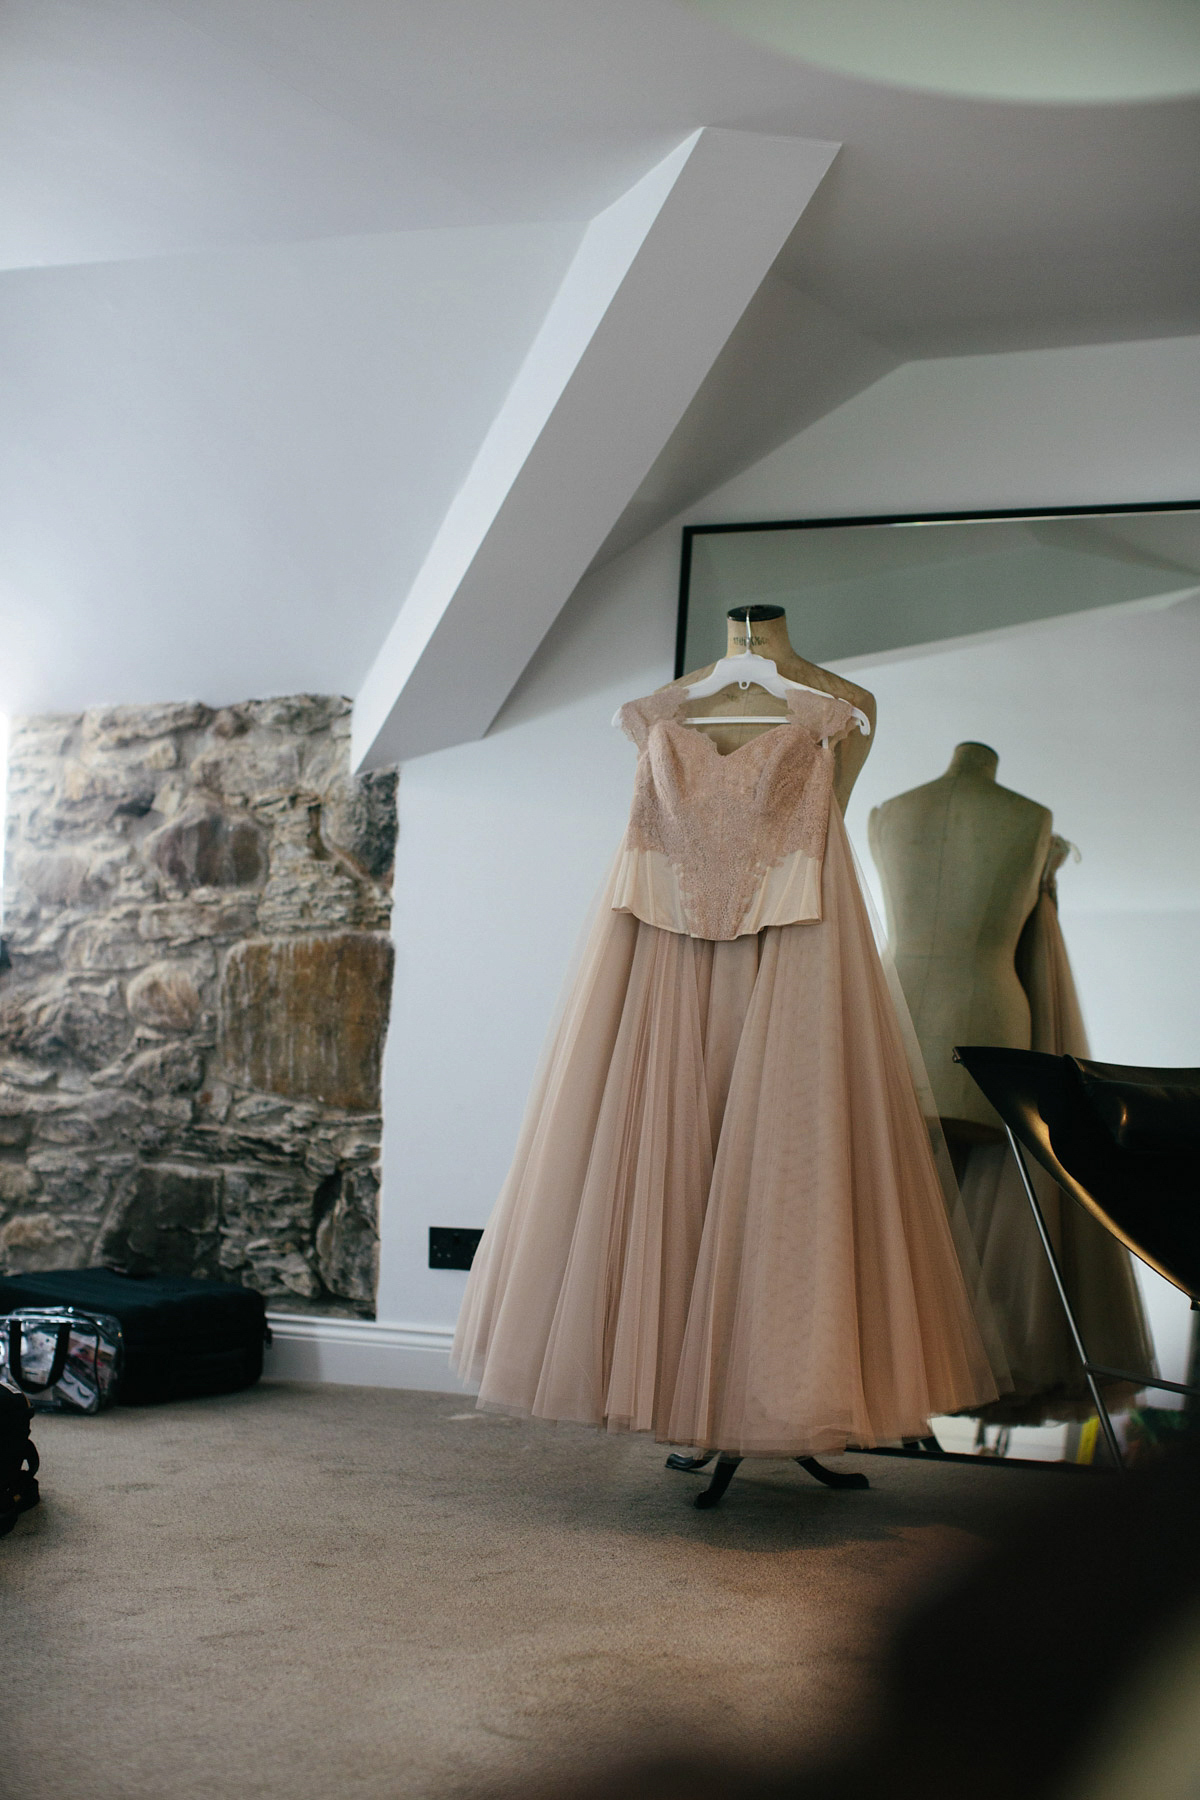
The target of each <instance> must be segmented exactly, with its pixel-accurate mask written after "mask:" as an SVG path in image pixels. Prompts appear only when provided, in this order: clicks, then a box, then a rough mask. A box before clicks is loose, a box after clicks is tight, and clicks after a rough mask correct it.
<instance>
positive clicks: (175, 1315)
mask: <svg viewBox="0 0 1200 1800" xmlns="http://www.w3.org/2000/svg"><path fill="white" fill-rule="evenodd" d="M18 1306H76V1307H78V1308H79V1309H80V1311H82V1312H88V1311H91V1312H103V1313H112V1314H113V1315H114V1317H116V1318H118V1319H119V1320H120V1321H121V1330H122V1334H123V1336H124V1340H125V1364H124V1369H123V1371H122V1374H121V1384H120V1387H119V1389H118V1391H117V1400H118V1401H119V1402H120V1403H121V1404H122V1405H125V1406H144V1405H147V1404H148V1403H150V1402H153V1401H157V1400H186V1399H192V1398H196V1397H199V1396H200V1395H202V1394H232V1393H235V1392H236V1391H237V1389H238V1388H245V1387H250V1386H251V1384H252V1383H253V1382H255V1381H257V1380H258V1378H259V1376H260V1375H261V1374H262V1365H263V1346H264V1344H265V1343H267V1341H268V1339H269V1333H268V1331H267V1315H266V1303H265V1301H264V1300H263V1297H262V1295H261V1294H256V1293H255V1292H254V1291H253V1290H252V1289H251V1288H244V1287H235V1286H234V1285H233V1284H232V1283H230V1282H227V1281H193V1280H191V1278H190V1277H188V1276H185V1275H144V1276H131V1275H116V1274H114V1273H113V1271H112V1270H111V1269H55V1270H52V1271H49V1272H47V1273H46V1274H40V1275H7V1276H2V1277H0V1312H10V1311H12V1309H13V1308H14V1307H18Z"/></svg>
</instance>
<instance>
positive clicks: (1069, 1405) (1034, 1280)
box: [962, 839, 1155, 1425]
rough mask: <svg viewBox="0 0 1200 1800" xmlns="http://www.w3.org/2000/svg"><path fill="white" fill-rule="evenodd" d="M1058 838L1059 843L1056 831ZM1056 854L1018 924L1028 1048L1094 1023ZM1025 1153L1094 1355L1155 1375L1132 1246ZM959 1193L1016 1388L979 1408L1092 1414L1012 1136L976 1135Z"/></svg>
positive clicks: (1044, 1415)
mask: <svg viewBox="0 0 1200 1800" xmlns="http://www.w3.org/2000/svg"><path fill="white" fill-rule="evenodd" d="M1056 846H1062V840H1061V839H1058V840H1056ZM1062 853H1063V854H1065V847H1063V850H1062ZM1059 854H1060V852H1059V850H1058V849H1057V848H1056V847H1054V846H1052V850H1051V858H1052V860H1051V864H1050V867H1049V870H1048V874H1047V876H1046V878H1045V882H1044V886H1043V891H1042V893H1041V895H1040V897H1039V899H1038V902H1037V905H1036V907H1035V908H1034V910H1033V912H1032V913H1031V914H1030V916H1029V919H1028V921H1027V923H1026V926H1025V929H1024V932H1023V933H1022V935H1021V942H1020V945H1019V947H1018V951H1017V973H1018V975H1019V976H1020V978H1021V984H1022V986H1023V987H1024V989H1025V992H1026V994H1027V995H1028V997H1029V1011H1030V1016H1031V1019H1032V1040H1031V1046H1030V1047H1031V1048H1032V1049H1034V1050H1042V1051H1045V1052H1047V1053H1048V1054H1050V1055H1054V1056H1087V1055H1088V1054H1089V1052H1088V1041H1087V1033H1086V1031H1085V1029H1084V1023H1083V1015H1082V1013H1081V1011H1080V1006H1079V998H1078V995H1077V993H1076V990H1075V981H1074V977H1073V975H1072V973H1071V965H1070V961H1069V960H1068V957H1067V949H1066V945H1065V943H1064V942H1063V935H1062V928H1061V926H1060V925H1059V920H1058V907H1057V905H1056V903H1055V897H1054V884H1053V870H1054V867H1055V866H1056V865H1057V860H1058V857H1059ZM1027 1160H1028V1162H1029V1165H1030V1175H1031V1178H1032V1180H1033V1183H1034V1186H1035V1188H1036V1189H1037V1195H1038V1200H1039V1202H1040V1204H1041V1208H1042V1211H1043V1213H1044V1214H1045V1218H1046V1224H1047V1226H1048V1228H1049V1231H1050V1236H1051V1239H1052V1240H1053V1243H1054V1247H1055V1250H1056V1253H1057V1255H1058V1259H1059V1262H1060V1264H1061V1266H1062V1272H1063V1280H1064V1282H1065V1283H1066V1288H1067V1292H1068V1294H1069V1295H1070V1298H1071V1305H1072V1307H1073V1309H1074V1311H1075V1316H1076V1318H1077V1319H1078V1321H1079V1327H1080V1332H1081V1334H1082V1336H1083V1341H1084V1343H1085V1344H1086V1345H1087V1349H1088V1354H1089V1355H1090V1356H1091V1357H1092V1359H1093V1360H1094V1361H1095V1362H1098V1363H1100V1364H1102V1365H1104V1366H1107V1367H1108V1368H1110V1369H1111V1368H1117V1369H1132V1370H1133V1371H1134V1372H1135V1373H1138V1374H1146V1375H1153V1374H1154V1373H1155V1367H1154V1352H1153V1349H1152V1346H1151V1342H1150V1335H1149V1330H1148V1328H1147V1325H1146V1317H1145V1313H1144V1311H1143V1308H1142V1301H1141V1295H1140V1294H1139V1292H1138V1286H1137V1280H1136V1278H1135V1276H1134V1272H1133V1263H1132V1260H1131V1258H1130V1255H1129V1252H1128V1251H1127V1250H1126V1249H1125V1248H1124V1246H1123V1245H1122V1244H1119V1243H1118V1242H1117V1240H1116V1239H1115V1238H1114V1237H1112V1236H1111V1235H1110V1234H1109V1233H1108V1232H1107V1231H1105V1229H1104V1227H1103V1226H1102V1225H1099V1224H1097V1222H1096V1220H1095V1219H1093V1218H1092V1217H1091V1215H1090V1214H1089V1213H1086V1212H1085V1211H1084V1210H1083V1208H1082V1207H1081V1206H1079V1205H1078V1204H1077V1203H1076V1202H1075V1201H1074V1200H1072V1199H1071V1198H1070V1196H1069V1195H1066V1194H1064V1193H1063V1191H1062V1189H1061V1188H1060V1187H1059V1186H1058V1184H1057V1183H1056V1182H1055V1181H1053V1180H1052V1179H1051V1177H1050V1176H1049V1175H1047V1174H1046V1172H1045V1171H1044V1170H1043V1169H1040V1168H1039V1167H1038V1166H1037V1164H1036V1163H1034V1162H1033V1160H1032V1158H1028V1159H1027ZM962 1198H963V1206H964V1208H965V1210H966V1214H967V1218H968V1221H969V1224H970V1228H971V1232H972V1235H973V1237H974V1239H975V1243H976V1245H977V1247H978V1252H979V1260H980V1268H981V1274H982V1284H983V1291H984V1293H985V1294H986V1296H987V1298H988V1300H989V1301H990V1304H991V1307H992V1309H993V1316H994V1318H995V1320H996V1322H997V1324H998V1326H999V1328H1000V1337H1001V1342H1002V1344H1003V1347H1004V1352H1005V1355H1006V1356H1007V1359H1008V1362H1009V1365H1010V1368H1011V1381H1012V1388H1013V1392H1012V1393H1010V1394H1008V1395H1006V1396H1005V1397H1004V1399H1002V1400H1000V1401H998V1402H997V1403H996V1404H994V1405H992V1406H990V1407H986V1408H984V1409H983V1417H984V1418H985V1419H987V1420H989V1421H990V1422H992V1423H994V1424H1025V1425H1040V1424H1045V1423H1047V1422H1049V1421H1051V1420H1069V1419H1086V1418H1088V1417H1090V1415H1091V1414H1092V1413H1093V1412H1094V1411H1095V1407H1094V1406H1093V1404H1092V1400H1091V1396H1090V1394H1089V1393H1088V1389H1087V1384H1086V1382H1085V1380H1084V1377H1083V1370H1082V1368H1081V1366H1080V1362H1079V1358H1078V1357H1077V1356H1076V1354H1075V1350H1074V1347H1073V1345H1072V1343H1071V1338H1070V1335H1069V1333H1068V1329H1067V1321H1066V1315H1065V1314H1064V1312H1063V1309H1062V1303H1061V1301H1060V1300H1059V1298H1058V1293H1057V1290H1056V1289H1055V1286H1054V1279H1053V1276H1052V1275H1051V1273H1050V1265H1049V1263H1048V1262H1047V1261H1046V1257H1045V1254H1044V1252H1043V1250H1042V1246H1041V1240H1040V1239H1039V1237H1038V1234H1037V1228H1036V1227H1035V1225H1034V1222H1033V1214H1032V1213H1031V1212H1030V1210H1029V1203H1028V1201H1027V1200H1026V1198H1025V1191H1024V1188H1023V1187H1022V1185H1021V1177H1020V1174H1019V1172H1018V1170H1017V1165H1016V1163H1015V1161H1014V1160H1013V1157H1012V1154H1011V1152H1010V1151H1009V1148H1008V1145H1007V1144H1006V1143H1000V1144H981V1145H978V1146H977V1147H976V1148H974V1149H973V1150H972V1151H971V1154H970V1156H969V1158H968V1160H967V1164H966V1167H965V1169H964V1171H963V1179H962ZM1101 1388H1102V1390H1103V1392H1104V1394H1105V1399H1106V1401H1107V1402H1108V1404H1109V1405H1111V1406H1116V1405H1119V1404H1121V1403H1122V1402H1123V1401H1128V1400H1129V1399H1130V1398H1132V1396H1133V1394H1134V1392H1135V1391H1136V1390H1135V1388H1134V1387H1133V1386H1132V1385H1129V1384H1122V1383H1119V1382H1108V1383H1103V1382H1102V1383H1101Z"/></svg>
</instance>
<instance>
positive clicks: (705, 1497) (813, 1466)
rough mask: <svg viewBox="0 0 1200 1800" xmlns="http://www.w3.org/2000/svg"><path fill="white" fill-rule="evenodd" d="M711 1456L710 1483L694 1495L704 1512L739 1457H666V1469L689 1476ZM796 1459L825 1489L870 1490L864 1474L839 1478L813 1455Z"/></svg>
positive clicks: (721, 1491) (675, 1454) (711, 1452)
mask: <svg viewBox="0 0 1200 1800" xmlns="http://www.w3.org/2000/svg"><path fill="white" fill-rule="evenodd" d="M714 1456H715V1457H716V1459H717V1466H716V1468H715V1469H714V1470H713V1475H712V1480H711V1481H710V1482H709V1484H708V1486H707V1487H706V1488H705V1490H704V1492H703V1493H702V1494H697V1495H696V1502H695V1503H696V1505H697V1506H698V1507H700V1509H701V1510H702V1511H704V1512H707V1511H708V1509H709V1508H710V1507H712V1506H716V1505H717V1504H718V1502H719V1501H720V1499H721V1496H722V1494H724V1492H725V1490H726V1488H727V1487H728V1486H729V1484H730V1482H731V1481H732V1480H733V1477H734V1473H735V1472H736V1470H737V1468H738V1465H739V1464H740V1463H741V1460H742V1459H741V1457H740V1456H726V1455H725V1453H724V1452H723V1451H722V1452H720V1453H718V1452H717V1451H716V1450H709V1451H707V1452H706V1453H705V1454H704V1455H703V1456H684V1455H682V1454H681V1453H680V1452H679V1451H674V1452H673V1453H672V1454H671V1455H670V1456H668V1458H667V1467H668V1469H680V1470H682V1471H683V1473H684V1474H689V1475H690V1474H694V1473H695V1472H696V1471H697V1470H698V1469H706V1468H707V1467H708V1465H709V1463H710V1462H711V1461H712V1459H713V1457H714ZM795 1460H796V1461H797V1462H798V1463H799V1465H800V1467H801V1468H802V1469H803V1470H804V1471H805V1473H806V1474H808V1475H811V1476H812V1477H813V1479H814V1480H815V1481H819V1482H821V1484H822V1485H823V1486H824V1487H830V1488H869V1487H870V1485H871V1483H870V1482H869V1481H868V1480H867V1477H866V1476H865V1475H859V1474H858V1473H854V1474H847V1475H840V1474H838V1473H837V1472H836V1471H835V1470H834V1469H827V1468H826V1467H825V1465H824V1463H820V1462H818V1461H817V1459H816V1457H815V1456H798V1457H796V1459H795Z"/></svg>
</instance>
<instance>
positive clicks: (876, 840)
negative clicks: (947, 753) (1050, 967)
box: [869, 744, 1051, 1136]
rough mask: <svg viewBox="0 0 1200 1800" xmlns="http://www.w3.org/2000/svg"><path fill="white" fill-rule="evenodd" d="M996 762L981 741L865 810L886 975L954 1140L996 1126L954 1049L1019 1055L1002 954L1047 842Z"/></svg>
mask: <svg viewBox="0 0 1200 1800" xmlns="http://www.w3.org/2000/svg"><path fill="white" fill-rule="evenodd" d="M996 766H997V757H996V753H995V751H994V750H990V749H989V748H988V747H987V745H985V744H960V745H959V746H958V748H957V749H956V750H955V752H954V758H953V760H952V762H951V764H950V767H949V769H948V770H947V772H946V773H945V775H942V776H940V777H939V779H938V780H936V781H930V782H927V783H926V784H925V785H924V786H923V787H919V788H913V789H912V790H911V791H910V792H909V793H907V794H898V795H897V796H896V798H895V799H894V800H888V801H886V802H885V803H884V804H883V805H882V806H879V807H876V808H875V810H874V811H873V812H872V814H871V817H870V821H869V832H870V843H871V853H872V855H873V856H874V858H875V862H876V865H877V866H878V869H879V873H880V876H881V878H882V880H883V889H884V899H885V903H886V907H887V916H888V931H889V935H890V937H891V941H892V946H893V949H894V952H895V958H896V968H897V972H898V974H899V976H900V984H901V986H902V987H903V989H904V994H905V997H906V999H907V1001H908V1004H909V1008H910V1010H911V1012H912V1017H913V1024H914V1025H915V1027H916V1032H917V1038H918V1040H919V1042H920V1045H921V1049H922V1052H923V1054H924V1057H925V1062H926V1066H927V1068H928V1071H929V1079H930V1082H931V1084H932V1086H933V1092H934V1097H935V1100H936V1102H937V1108H938V1111H939V1113H940V1114H941V1116H942V1119H943V1121H944V1122H945V1123H946V1124H947V1125H948V1126H951V1125H957V1126H961V1127H965V1128H966V1129H965V1131H964V1132H962V1133H960V1135H966V1136H969V1135H971V1132H970V1128H971V1127H972V1126H973V1127H975V1128H976V1131H977V1132H978V1128H979V1127H989V1128H992V1129H995V1128H996V1127H997V1125H998V1121H997V1119H996V1116H995V1114H994V1113H993V1112H992V1109H991V1107H990V1106H989V1105H988V1104H987V1102H986V1101H985V1100H984V1098H983V1096H982V1095H981V1094H980V1092H979V1089H978V1088H977V1087H976V1086H975V1083H974V1082H973V1081H972V1080H971V1078H970V1076H969V1075H968V1074H967V1072H966V1070H965V1069H961V1068H960V1067H959V1066H958V1064H957V1063H955V1062H954V1060H953V1055H952V1052H953V1049H954V1046H955V1045H956V1044H998V1045H1002V1046H1006V1047H1008V1048H1010V1049H1028V1048H1029V1038H1030V1018H1029V1003H1028V1000H1027V999H1026V997H1025V991H1024V989H1023V988H1022V986H1021V983H1020V981H1019V980H1018V978H1017V973H1016V969H1015V966H1014V957H1015V954H1016V948H1017V940H1018V938H1019V937H1020V935H1021V927H1022V926H1023V925H1024V923H1025V920H1026V919H1027V918H1028V916H1029V914H1030V912H1031V911H1032V909H1033V907H1034V904H1035V902H1036V900H1037V895H1038V884H1039V881H1040V879H1041V875H1042V870H1043V866H1044V864H1045V861H1046V854H1047V851H1048V849H1049V845H1050V835H1051V831H1050V827H1051V820H1050V813H1049V812H1048V810H1047V809H1046V808H1045V807H1044V806H1039V805H1038V804H1037V803H1036V801H1033V800H1027V799H1025V797H1024V796H1023V795H1021V794H1014V793H1013V792H1011V790H1010V789H1008V788H1003V787H1000V786H999V785H998V784H997V782H996V779H995V776H996ZM948 1135H949V1133H948Z"/></svg>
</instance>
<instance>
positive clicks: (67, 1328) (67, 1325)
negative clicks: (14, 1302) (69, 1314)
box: [8, 1319, 71, 1394]
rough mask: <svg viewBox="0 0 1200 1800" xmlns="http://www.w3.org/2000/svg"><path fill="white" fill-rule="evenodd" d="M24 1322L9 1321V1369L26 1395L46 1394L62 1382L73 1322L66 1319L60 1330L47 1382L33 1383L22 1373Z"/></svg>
mask: <svg viewBox="0 0 1200 1800" xmlns="http://www.w3.org/2000/svg"><path fill="white" fill-rule="evenodd" d="M21 1326H22V1320H20V1319H10V1320H9V1321H8V1367H9V1370H10V1372H11V1374H12V1378H13V1380H14V1381H15V1382H16V1384H17V1386H18V1387H19V1388H21V1389H22V1391H23V1392H24V1393H26V1394H44V1393H45V1391H46V1389H47V1388H52V1387H54V1386H55V1385H56V1383H57V1382H59V1381H61V1380H62V1372H63V1370H64V1369H65V1368H66V1366H67V1353H68V1352H69V1350H70V1348H71V1321H70V1319H64V1320H63V1322H62V1324H61V1325H60V1326H59V1328H58V1335H57V1337H56V1338H55V1340H54V1360H53V1362H52V1363H51V1364H50V1373H49V1375H48V1376H47V1377H46V1379H45V1381H31V1380H30V1379H29V1378H28V1376H26V1375H23V1374H22V1373H21V1342H22V1332H21Z"/></svg>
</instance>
